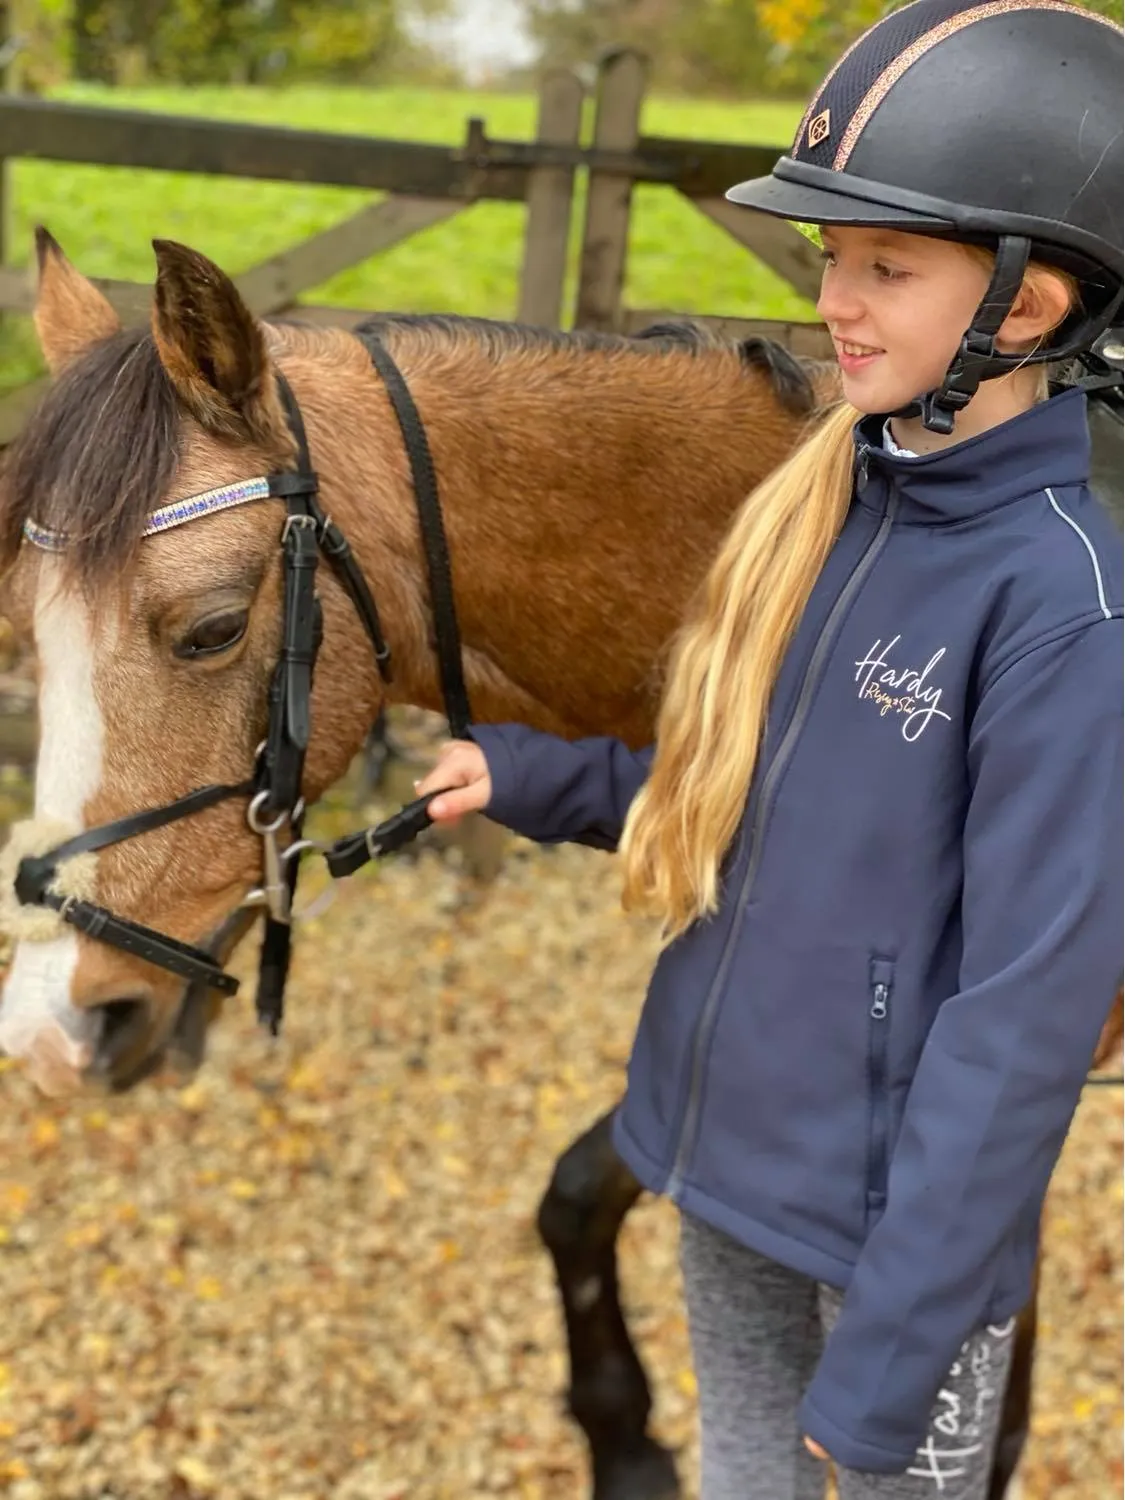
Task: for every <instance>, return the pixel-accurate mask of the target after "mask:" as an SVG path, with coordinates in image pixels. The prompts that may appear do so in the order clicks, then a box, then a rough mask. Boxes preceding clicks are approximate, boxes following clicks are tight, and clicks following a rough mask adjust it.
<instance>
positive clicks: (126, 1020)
mask: <svg viewBox="0 0 1125 1500" xmlns="http://www.w3.org/2000/svg"><path fill="white" fill-rule="evenodd" d="M96 1009H97V1013H98V1014H99V1015H100V1016H101V1030H100V1033H99V1036H98V1049H97V1053H96V1054H95V1057H94V1065H93V1070H94V1072H95V1073H99V1074H101V1075H102V1077H104V1078H106V1079H107V1080H109V1079H112V1078H113V1077H114V1075H115V1074H116V1073H117V1072H118V1071H119V1069H120V1067H121V1064H122V1063H123V1062H124V1061H125V1060H126V1059H129V1058H132V1056H133V1054H135V1053H136V1052H137V1050H138V1049H139V1048H140V1047H141V1045H142V1044H143V1043H144V1041H145V1039H146V1038H147V1036H148V1033H149V1025H150V1022H149V1008H148V1002H147V1001H145V1000H137V999H127V1000H110V1001H107V1002H106V1004H104V1005H99V1006H98V1007H97V1008H96Z"/></svg>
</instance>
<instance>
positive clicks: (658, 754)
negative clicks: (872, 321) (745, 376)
mask: <svg viewBox="0 0 1125 1500" xmlns="http://www.w3.org/2000/svg"><path fill="white" fill-rule="evenodd" d="M963 248H965V249H966V250H969V251H970V253H971V254H973V255H974V257H977V256H979V257H981V258H982V259H984V260H985V261H986V263H987V266H988V269H989V273H990V274H991V269H992V263H993V257H992V255H991V254H990V252H988V251H987V250H984V249H979V248H977V247H974V246H964V247H963ZM1027 275H1028V277H1033V276H1040V275H1051V276H1055V277H1059V278H1061V279H1063V280H1064V281H1065V282H1066V283H1067V284H1068V290H1069V291H1070V292H1071V296H1072V299H1073V298H1074V297H1075V296H1076V295H1077V286H1076V285H1075V284H1074V282H1073V280H1072V278H1070V277H1067V276H1066V275H1065V273H1063V272H1060V271H1056V270H1054V268H1053V267H1046V266H1033V267H1029V268H1028V272H1027ZM1038 368H1039V370H1040V372H1041V393H1042V395H1046V378H1047V377H1046V369H1045V367H1042V366H1041V367H1038ZM1035 399H1039V398H1038V397H1036V398H1035ZM859 416H860V413H859V412H858V411H857V410H856V409H855V408H854V407H852V406H848V405H846V404H841V405H837V406H833V407H831V408H830V409H829V410H828V411H827V412H826V413H825V414H822V415H821V416H820V418H819V419H818V420H817V421H816V425H815V426H814V428H813V430H812V432H811V434H810V435H809V436H807V437H806V438H805V440H804V441H803V442H802V443H801V444H800V445H799V446H798V448H797V449H796V450H795V451H794V453H793V454H792V455H791V456H790V457H789V458H788V459H787V460H786V462H785V463H783V464H782V465H781V466H780V468H778V469H776V470H775V471H774V473H773V474H771V475H770V477H769V478H768V479H766V480H765V481H764V482H763V483H762V484H760V485H759V486H758V488H757V489H756V490H754V492H753V493H752V494H751V495H750V497H749V498H748V499H747V500H746V501H745V502H744V504H743V505H742V507H741V509H740V510H739V512H738V514H737V515H736V517H735V520H734V523H733V525H732V527H731V529H730V531H729V532H728V534H727V537H726V539H725V541H724V542H723V545H722V547H721V549H720V551H719V554H718V556H717V557H716V559H715V561H714V563H713V564H712V566H711V569H710V572H709V573H708V574H707V577H706V578H705V580H704V582H703V585H702V587H701V588H700V590H699V591H698V593H697V595H696V598H695V600H694V602H693V605H692V607H691V610H690V612H689V614H688V617H687V619H686V620H685V622H684V624H683V626H682V628H681V630H680V632H679V634H678V636H677V637H676V640H675V642H674V644H673V650H672V655H671V658H670V661H669V668H668V677H667V684H666V687H665V691H664V696H663V700H662V702H661V706H660V712H659V715H658V718H657V726H656V751H655V756H654V759H653V765H652V771H651V773H650V775H649V778H648V780H647V781H646V782H645V784H644V786H643V787H642V788H641V790H640V792H639V793H638V795H637V796H636V798H635V799H634V801H633V804H632V806H631V807H630V809H629V814H628V817H627V818H626V821H625V828H624V831H623V833H622V837H621V845H620V851H621V858H622V861H623V864H624V890H623V902H624V905H625V907H626V909H627V910H632V911H641V912H645V913H647V914H649V915H651V916H656V917H658V918H659V919H660V920H661V923H662V928H663V935H664V939H665V941H666V942H669V941H671V940H672V939H673V938H675V937H677V936H679V934H680V933H682V932H683V931H684V930H685V929H686V928H687V927H689V926H690V925H691V923H692V922H694V921H697V920H699V919H700V918H703V917H706V916H709V915H710V914H712V913H713V912H715V911H716V910H717V909H718V905H719V884H720V878H721V864H722V860H723V858H724V857H725V855H726V852H727V850H728V849H729V848H730V845H731V842H732V840H733V838H734V836H735V832H736V831H737V829H738V825H739V822H740V820H741V817H742V812H743V808H744V806H745V803H746V797H747V794H748V791H749V788H750V782H751V779H752V777H753V775H754V768H755V766H756V764H757V760H758V753H759V748H760V746H761V742H762V735H763V732H764V729H765V723H766V713H767V710H768V708H769V702H770V696H771V694H772V692H773V686H774V682H775V680H776V677H777V673H778V671H779V669H780V666H781V662H782V658H783V657H784V654H785V651H786V648H787V647H788V645H789V642H790V640H791V639H792V636H793V633H794V631H795V629H796V627H797V622H798V621H799V620H800V618H801V615H802V613H803V612H804V608H805V605H806V603H807V602H808V598H809V595H810V594H811V592H812V589H813V585H814V583H815V582H816V579H817V577H818V575H819V573H820V570H821V568H822V567H823V566H824V563H825V561H826V559H827V557H828V554H829V552H830V551H831V550H832V546H833V544H834V543H835V541H836V538H837V536H838V535H839V532H840V528H841V527H842V526H843V524H844V517H845V516H846V515H847V512H848V507H849V505H850V504H851V497H852V473H853V463H854V443H853V439H852V428H853V426H854V424H855V422H856V421H857V420H858V418H859Z"/></svg>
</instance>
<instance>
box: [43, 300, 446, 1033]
mask: <svg viewBox="0 0 1125 1500" xmlns="http://www.w3.org/2000/svg"><path fill="white" fill-rule="evenodd" d="M356 333H357V337H359V338H360V340H361V342H362V343H363V344H364V346H365V348H366V349H367V351H368V353H369V354H370V356H371V361H372V364H373V365H374V366H375V369H376V370H377V371H378V373H379V375H380V377H381V379H382V381H383V384H384V386H385V387H386V390H387V394H388V396H389V397H390V401H391V405H392V407H393V408H394V412H395V415H396V417H397V419H398V424H399V428H400V430H401V432H402V438H403V443H404V445H405V448H406V452H407V456H408V458H409V460H410V470H411V477H412V480H413V487H414V498H415V502H416V505H417V508H418V520H419V525H420V527H421V532H422V542H423V552H424V555H425V560H426V568H427V572H428V576H429V586H430V598H431V605H432V609H433V617H434V629H435V636H436V644H437V656H438V666H439V670H440V676H441V687H442V695H443V698H444V702H445V711H446V718H447V719H448V721H449V726H450V732H451V733H452V734H453V735H454V736H456V737H463V736H464V735H465V734H466V733H467V732H468V729H469V725H470V723H471V714H470V710H469V698H468V693H467V691H466V688H465V681H464V674H463V669H462V662H461V640H460V631H459V629H458V625H457V614H456V609H455V607H454V598H453V582H452V572H451V568H450V561H449V548H448V544H447V542H446V537H445V527H444V524H443V522H442V515H441V505H440V501H439V498H438V488H437V479H436V476H435V473H434V465H433V458H432V456H431V454H430V447H429V443H428V441H427V439H426V431H425V428H424V427H423V425H422V419H421V417H420V416H419V413H418V408H417V406H416V405H415V403H414V399H413V397H412V396H411V394H410V391H409V388H408V387H407V384H406V382H405V380H404V379H403V377H402V373H401V371H400V370H399V368H398V366H397V365H396V364H395V362H394V360H393V359H392V358H391V356H390V354H389V353H388V352H387V350H386V349H385V348H384V346H383V345H382V344H381V343H380V342H379V340H378V338H377V336H376V335H375V334H374V333H373V332H371V331H367V330H364V329H362V328H360V329H358V330H356ZM274 378H275V379H276V381H277V386H278V391H279V393H280V395H281V400H282V404H283V406H284V409H285V416H286V421H287V422H288V425H289V430H290V432H291V434H292V436H293V441H294V443H295V445H296V449H297V461H296V465H295V467H294V468H293V469H291V470H286V471H284V472H281V473H277V474H270V475H268V476H265V477H263V478H262V479H259V480H250V481H244V482H243V483H242V484H241V485H240V486H229V487H228V489H229V490H232V491H234V490H237V491H238V492H239V495H236V496H235V498H234V499H231V500H228V501H227V502H225V503H228V504H236V503H237V504H241V503H244V500H243V499H242V498H239V496H241V495H243V494H244V495H245V498H246V499H253V500H256V499H266V498H269V499H277V500H282V501H284V503H285V521H284V524H283V526H282V530H281V538H280V541H281V548H282V552H283V555H284V569H283V604H282V642H281V651H280V654H279V657H278V662H277V666H276V668H275V669H274V674H273V677H272V679H271V682H270V689H269V698H268V720H267V729H266V737H265V739H264V740H263V742H262V744H261V746H260V747H259V750H258V753H257V757H256V763H255V767H254V770H253V773H252V775H250V776H249V777H248V778H247V779H246V780H245V781H239V782H234V783H230V784H218V785H213V786H204V787H198V788H197V789H196V790H195V791H192V792H189V793H188V794H187V795H186V796H184V797H179V798H177V799H176V801H174V802H169V803H167V804H165V805H164V806H163V807H155V808H150V809H147V810H145V811H143V812H138V813H131V814H130V815H129V816H127V817H124V818H116V819H115V820H114V821H113V822H111V823H103V824H100V825H99V826H98V827H96V828H89V829H86V830H85V831H84V832H82V833H80V834H78V835H76V836H75V837H74V838H71V839H67V840H65V841H64V842H63V843H61V844H56V845H55V846H54V848H52V849H49V850H48V851H47V852H46V853H45V854H40V855H32V856H28V857H26V858H24V859H23V860H21V861H20V865H19V869H18V871H17V874H16V882H15V889H16V895H17V897H18V899H19V900H20V901H21V902H22V903H23V904H24V905H26V906H47V907H52V908H53V909H54V910H55V911H57V912H58V914H59V916H60V917H61V918H62V919H63V921H65V922H69V923H70V925H71V926H73V927H76V928H77V929H78V931H79V932H83V933H85V934H86V935H87V936H88V937H91V938H94V939H96V940H97V941H98V942H102V943H107V944H109V945H110V946H111V947H114V948H119V949H121V950H122V951H123V952H125V953H130V954H132V955H134V956H135V957H137V958H142V959H144V960H145V961H146V962H147V963H150V964H154V965H155V966H156V967H157V968H160V969H164V970H165V971H166V972H168V973H171V974H175V975H177V976H178V977H179V978H181V979H184V980H186V981H187V985H188V989H187V991H186V994H185V997H184V1001H183V1004H182V1006H181V1010H180V1018H179V1020H178V1022H177V1033H180V1034H182V1033H183V1032H184V1031H185V1030H186V1031H193V1030H195V1029H196V1028H197V1024H198V1016H199V1014H200V1012H201V1009H202V1006H203V1005H204V1004H205V1002H206V997H207V994H208V992H209V991H216V992H217V993H219V994H221V995H233V994H235V993H236V992H237V990H238V980H237V979H235V978H234V976H233V975H231V974H228V973H227V972H226V971H225V970H224V968H223V966H222V964H221V963H220V962H219V961H218V958H217V955H216V952H215V951H212V950H213V949H215V948H217V947H218V946H219V945H220V942H221V938H218V939H216V940H215V941H213V942H212V943H211V944H210V945H209V946H208V947H196V946H193V945H192V944H190V943H183V942H180V941H179V939H177V938H173V937H169V936H168V935H167V934H165V933H162V932H159V931H157V929H156V928H153V927H145V926H143V925H142V924H140V923H138V922H132V921H130V920H129V919H128V918H125V917H119V916H116V915H114V913H113V912H111V911H109V910H107V909H106V908H105V907H103V906H98V905H96V904H95V903H93V902H90V901H84V900H81V899H79V898H77V897H74V896H67V895H64V894H63V893H62V892H61V891H59V890H58V889H57V888H56V884H55V882H56V877H57V875H58V868H59V865H60V864H61V863H62V862H63V861H64V860H67V859H70V858H72V857H73V856H74V855H77V854H84V853H92V852H94V851H96V850H99V849H105V848H108V847H109V846H111V845H113V844H119V843H122V842H124V841H125V840H126V839H131V838H136V837H137V836H138V835H140V834H143V833H149V832H151V831H152V830H153V829H156V828H163V827H166V826H167V825H168V824H169V823H175V822H178V821H179V820H180V819H181V818H187V817H191V816H193V815H194V814H195V813H199V812H203V811H204V810H205V809H207V808H209V807H215V806H217V805H218V804H219V803H220V802H226V801H228V800H230V799H232V798H238V797H245V798H247V799H248V806H247V814H246V816H247V822H248V823H249V825H250V827H251V829H252V830H253V831H254V833H256V834H257V835H258V836H259V837H260V838H261V840H262V854H263V857H262V867H263V881H262V886H261V888H260V890H259V891H256V892H253V893H252V894H251V897H250V898H248V904H249V902H251V901H252V900H255V899H256V900H257V901H258V902H260V904H262V905H263V906H264V907H265V909H266V920H265V931H264V934H263V938H262V949H261V957H260V963H259V974H258V993H257V1002H256V1004H257V1012H258V1017H259V1019H260V1021H261V1022H262V1023H263V1025H265V1026H266V1027H267V1028H268V1029H269V1031H270V1032H271V1033H272V1034H273V1035H275V1036H276V1035H277V1033H278V1031H279V1029H280V1026H281V1019H282V1015H283V1011H284V1002H285V982H286V979H287V976H288V972H289V956H290V948H291V940H292V910H293V896H294V892H295V890H296V885H297V875H298V870H299V865H300V856H301V855H302V854H304V853H306V852H308V851H309V850H311V849H313V848H314V847H316V846H314V845H313V844H312V843H311V842H310V841H309V840H307V839H304V838H303V837H302V825H303V820H304V811H305V809H304V800H303V798H302V796H301V783H302V778H303V775H304V765H305V754H306V752H307V750H308V746H309V738H310V732H311V701H312V678H313V669H314V667H315V665H316V658H317V653H318V651H319V649H320V644H321V637H322V621H321V608H320V600H319V598H318V596H317V593H316V574H317V568H318V566H319V564H320V561H321V558H322V557H323V559H324V560H325V561H326V562H327V563H328V565H329V567H330V568H331V569H332V571H333V573H334V574H335V576H336V579H337V581H338V582H339V583H340V585H341V587H342V588H343V589H344V592H345V593H346V594H347V596H348V598H349V599H350V600H351V602H352V605H353V606H354V608H355V611H356V613H357V614H358V616H359V618H360V621H361V623H362V625H363V627H364V630H365V631H366V633H367V636H368V639H369V640H370V642H371V647H372V650H373V652H374V655H375V663H376V666H377V667H378V670H379V674H380V676H381V677H382V679H383V681H384V682H385V683H389V682H390V681H391V653H390V649H389V647H388V646H387V642H386V639H385V637H384V635H383V629H382V625H381V622H380V619H379V611H378V609H377V607H376V604H375V600H374V598H373V596H372V594H371V590H370V589H369V588H368V585H367V580H366V579H365V578H364V576H363V573H362V571H361V569H360V567H359V565H358V564H357V562H356V560H355V558H354V556H353V555H352V551H351V548H350V546H349V545H348V541H347V538H346V537H345V536H344V534H343V532H342V531H341V530H340V528H339V527H338V526H337V525H336V523H335V522H334V521H333V520H332V519H331V518H330V517H329V516H326V515H325V514H324V512H323V511H322V510H321V508H320V504H319V501H318V498H317V495H318V489H319V486H318V482H317V476H316V473H315V471H314V469H313V466H312V459H311V455H310V453H309V444H308V437H307V434H306V432H305V424H304V420H303V418H302V416H301V409H300V406H299V405H298V403H297V399H296V397H295V396H294V395H293V392H292V390H291V389H290V386H289V383H288V381H287V380H286V379H285V377H284V376H283V375H282V374H281V372H280V371H279V370H277V369H275V370H274ZM218 493H220V492H208V496H209V495H212V494H218ZM206 500H207V496H193V497H189V498H188V499H187V500H184V501H180V502H177V504H176V505H175V506H174V507H168V508H167V510H168V511H169V512H171V511H174V512H175V514H174V515H173V516H171V518H170V519H168V520H167V522H166V525H164V526H162V528H161V529H167V527H170V526H176V525H181V524H185V523H186V522H188V521H190V520H192V519H194V518H195V516H196V515H199V514H206V513H207V506H206V504H205V503H204V502H206ZM25 531H26V534H27V536H28V539H29V540H30V541H32V542H33V543H34V544H36V545H39V546H45V547H47V548H49V549H50V550H59V549H60V548H61V547H62V546H65V541H66V539H65V537H62V536H60V535H58V534H55V533H49V532H46V531H44V530H43V528H41V527H38V526H36V525H35V524H34V523H29V526H28V527H27V528H25ZM146 534H148V533H147V532H146ZM435 795H436V793H431V794H430V796H427V797H420V798H418V799H417V801H415V802H411V803H410V804H408V805H407V806H406V807H404V808H403V809H402V810H401V811H400V812H398V813H396V814H395V815H394V816H393V817H391V818H388V819H387V820H386V821H385V822H383V823H380V824H377V825H376V826H374V827H371V828H364V829H360V830H359V831H358V832H356V833H353V834H348V835H346V836H345V837H344V838H342V839H338V840H337V841H336V842H335V843H334V844H331V845H329V846H328V847H326V848H324V849H322V850H321V852H322V853H323V854H324V857H325V861H326V863H327V866H328V870H329V873H330V874H331V875H332V877H333V878H334V879H338V878H340V877H341V876H345V875H351V874H354V873H355V871H356V870H358V869H359V868H360V867H361V866H362V865H364V864H366V863H367V862H368V861H369V860H372V859H377V858H379V857H381V856H382V855H385V854H390V853H393V852H394V851H395V850H396V849H400V848H402V847H403V845H405V844H408V843H409V842H410V841H411V840H412V839H414V838H416V837H417V836H418V834H419V833H421V832H422V830H423V829H424V828H425V827H426V825H427V823H428V821H429V819H428V816H427V811H426V810H427V808H428V806H429V804H430V802H431V800H432V798H433V796H435ZM287 826H288V829H289V834H290V837H289V841H288V842H287V843H286V844H285V845H284V847H283V846H282V842H281V836H282V834H283V831H284V830H285V828H286V827H287ZM226 925H227V924H224V928H225V927H226Z"/></svg>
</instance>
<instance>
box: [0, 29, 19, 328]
mask: <svg viewBox="0 0 1125 1500" xmlns="http://www.w3.org/2000/svg"><path fill="white" fill-rule="evenodd" d="M14 19H15V18H14V17H13V15H12V5H11V0H0V94H3V93H5V92H6V91H7V90H9V89H12V88H14V86H15V75H16V69H15V65H14V62H13V59H14V56H15V49H16V46H17V45H18V43H17V38H16V28H15V25H14ZM10 176H11V174H10V172H9V170H8V162H7V158H6V157H4V156H2V155H0V266H3V265H6V264H7V262H8V255H9V252H10V251H11V236H10V233H9V215H10V212H11V205H10V202H9V196H10V195H9V192H8V189H9V186H10ZM3 316H4V314H3V311H2V310H0V320H2V319H3Z"/></svg>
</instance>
